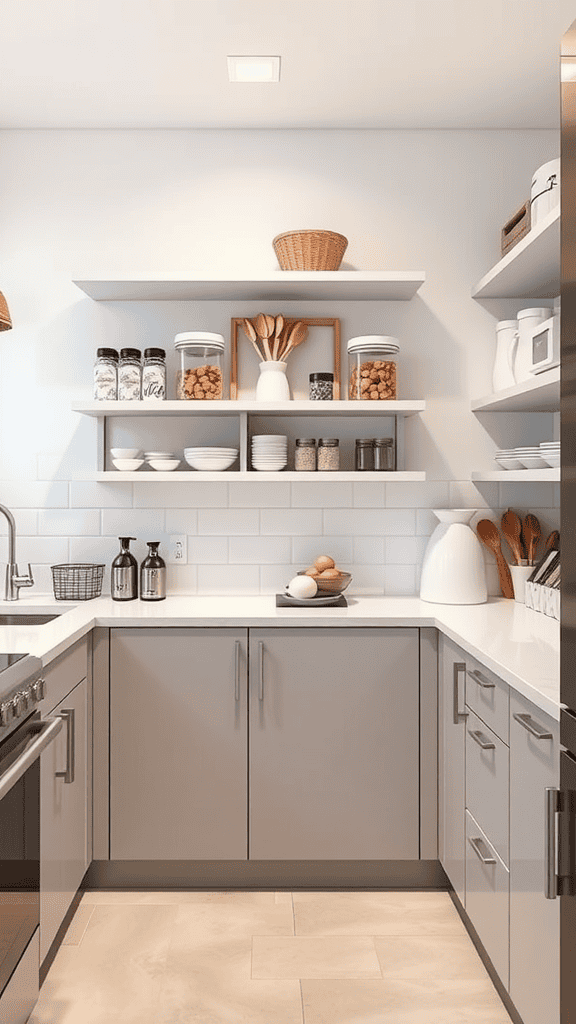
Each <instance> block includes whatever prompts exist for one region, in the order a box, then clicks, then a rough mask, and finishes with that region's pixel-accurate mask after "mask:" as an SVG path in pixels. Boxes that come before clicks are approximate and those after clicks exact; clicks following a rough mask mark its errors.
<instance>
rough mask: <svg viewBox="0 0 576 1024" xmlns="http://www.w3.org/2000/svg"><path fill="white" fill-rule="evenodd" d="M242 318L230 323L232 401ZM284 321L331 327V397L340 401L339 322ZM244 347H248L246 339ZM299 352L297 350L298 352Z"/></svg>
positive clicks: (297, 318) (235, 396)
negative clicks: (332, 374) (332, 377)
mask: <svg viewBox="0 0 576 1024" xmlns="http://www.w3.org/2000/svg"><path fill="white" fill-rule="evenodd" d="M244 319H245V318H244V317H241V316H233V317H232V318H231V321H230V398H231V399H233V400H236V401H237V399H238V387H239V383H240V376H239V365H238V334H239V332H240V334H241V335H244V331H243V329H242V326H241V325H242V321H243V320H244ZM284 321H285V323H286V324H288V325H292V324H295V323H298V322H300V323H303V324H306V326H307V327H331V328H332V331H333V363H334V368H333V371H332V372H333V373H334V391H333V397H334V398H335V399H340V320H338V319H337V318H335V317H323V316H321V317H306V316H287V317H285V318H284ZM245 340H246V345H248V346H249V347H250V342H249V341H248V338H246V339H245ZM307 341H308V339H306V341H305V342H304V343H303V345H302V346H301V348H304V346H305V345H306V343H307ZM298 351H299V350H298ZM287 372H288V374H289V372H290V357H289V358H288V371H287Z"/></svg>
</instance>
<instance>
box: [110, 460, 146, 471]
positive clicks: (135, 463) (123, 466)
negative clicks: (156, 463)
mask: <svg viewBox="0 0 576 1024" xmlns="http://www.w3.org/2000/svg"><path fill="white" fill-rule="evenodd" d="M112 462H113V463H114V465H115V466H116V469H119V470H120V472H121V473H133V472H134V470H136V469H140V466H143V465H144V459H112Z"/></svg>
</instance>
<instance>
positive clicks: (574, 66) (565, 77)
mask: <svg viewBox="0 0 576 1024" xmlns="http://www.w3.org/2000/svg"><path fill="white" fill-rule="evenodd" d="M560 78H561V80H562V81H563V82H572V81H573V80H574V79H575V78H576V57H562V60H561V63H560Z"/></svg>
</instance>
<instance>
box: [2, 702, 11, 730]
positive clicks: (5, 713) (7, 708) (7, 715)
mask: <svg viewBox="0 0 576 1024" xmlns="http://www.w3.org/2000/svg"><path fill="white" fill-rule="evenodd" d="M13 714H14V708H13V707H12V701H11V700H6V701H4V703H3V704H0V725H8V722H9V721H10V719H11V718H12V716H13Z"/></svg>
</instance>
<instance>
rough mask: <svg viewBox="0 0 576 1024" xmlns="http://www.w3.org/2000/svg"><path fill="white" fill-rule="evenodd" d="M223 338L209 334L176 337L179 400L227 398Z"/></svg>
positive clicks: (193, 333)
mask: <svg viewBox="0 0 576 1024" xmlns="http://www.w3.org/2000/svg"><path fill="white" fill-rule="evenodd" d="M224 345H225V342H224V337H223V335H222V334H211V333H210V332H209V331H187V332H185V333H183V334H177V335H176V337H175V339H174V348H175V349H176V354H177V356H178V358H179V367H178V370H177V372H176V398H181V399H187V400H196V401H204V400H215V399H219V398H223V396H224V375H223V372H222V362H223V357H224Z"/></svg>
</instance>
